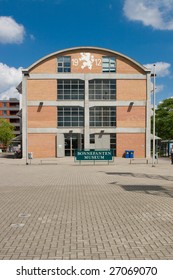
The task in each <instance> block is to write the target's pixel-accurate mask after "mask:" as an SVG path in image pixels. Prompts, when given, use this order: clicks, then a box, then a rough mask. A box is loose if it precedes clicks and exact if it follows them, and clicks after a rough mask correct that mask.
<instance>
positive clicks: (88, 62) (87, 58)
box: [79, 53, 94, 70]
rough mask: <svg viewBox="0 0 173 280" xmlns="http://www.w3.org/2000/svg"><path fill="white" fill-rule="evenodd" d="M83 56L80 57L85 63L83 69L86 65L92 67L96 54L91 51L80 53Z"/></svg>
mask: <svg viewBox="0 0 173 280" xmlns="http://www.w3.org/2000/svg"><path fill="white" fill-rule="evenodd" d="M80 54H81V57H80V58H79V60H80V61H83V64H82V66H81V68H82V69H84V68H85V67H88V69H90V70H91V69H92V65H93V62H94V56H93V55H91V54H90V53H80Z"/></svg>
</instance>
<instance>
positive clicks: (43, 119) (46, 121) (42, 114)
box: [28, 106, 57, 128]
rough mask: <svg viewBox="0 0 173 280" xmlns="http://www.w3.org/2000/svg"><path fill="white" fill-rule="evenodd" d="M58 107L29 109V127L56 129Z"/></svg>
mask: <svg viewBox="0 0 173 280" xmlns="http://www.w3.org/2000/svg"><path fill="white" fill-rule="evenodd" d="M56 119H57V108H56V107H48V106H43V107H39V106H38V107H37V106H34V107H28V127H29V128H37V127H38V128H41V127H42V128H43V127H45V128H53V127H54V128H55V127H57V121H56Z"/></svg>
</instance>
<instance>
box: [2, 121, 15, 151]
mask: <svg viewBox="0 0 173 280" xmlns="http://www.w3.org/2000/svg"><path fill="white" fill-rule="evenodd" d="M13 130H14V126H13V125H11V124H10V123H9V122H8V121H6V120H4V119H2V120H0V142H1V143H2V144H3V146H4V147H7V146H8V144H9V143H10V141H11V140H12V139H13V138H14V134H13Z"/></svg>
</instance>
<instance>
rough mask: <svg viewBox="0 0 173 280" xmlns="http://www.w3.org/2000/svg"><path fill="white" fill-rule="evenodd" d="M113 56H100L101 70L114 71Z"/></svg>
mask: <svg viewBox="0 0 173 280" xmlns="http://www.w3.org/2000/svg"><path fill="white" fill-rule="evenodd" d="M115 62H116V60H115V57H110V56H103V57H102V71H103V72H116V65H115Z"/></svg>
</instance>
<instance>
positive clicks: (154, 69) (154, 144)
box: [151, 64, 156, 167]
mask: <svg viewBox="0 0 173 280" xmlns="http://www.w3.org/2000/svg"><path fill="white" fill-rule="evenodd" d="M151 77H153V158H152V167H155V154H156V143H155V133H156V118H155V106H156V95H155V89H156V65H155V64H154V65H153V74H152V75H151Z"/></svg>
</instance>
